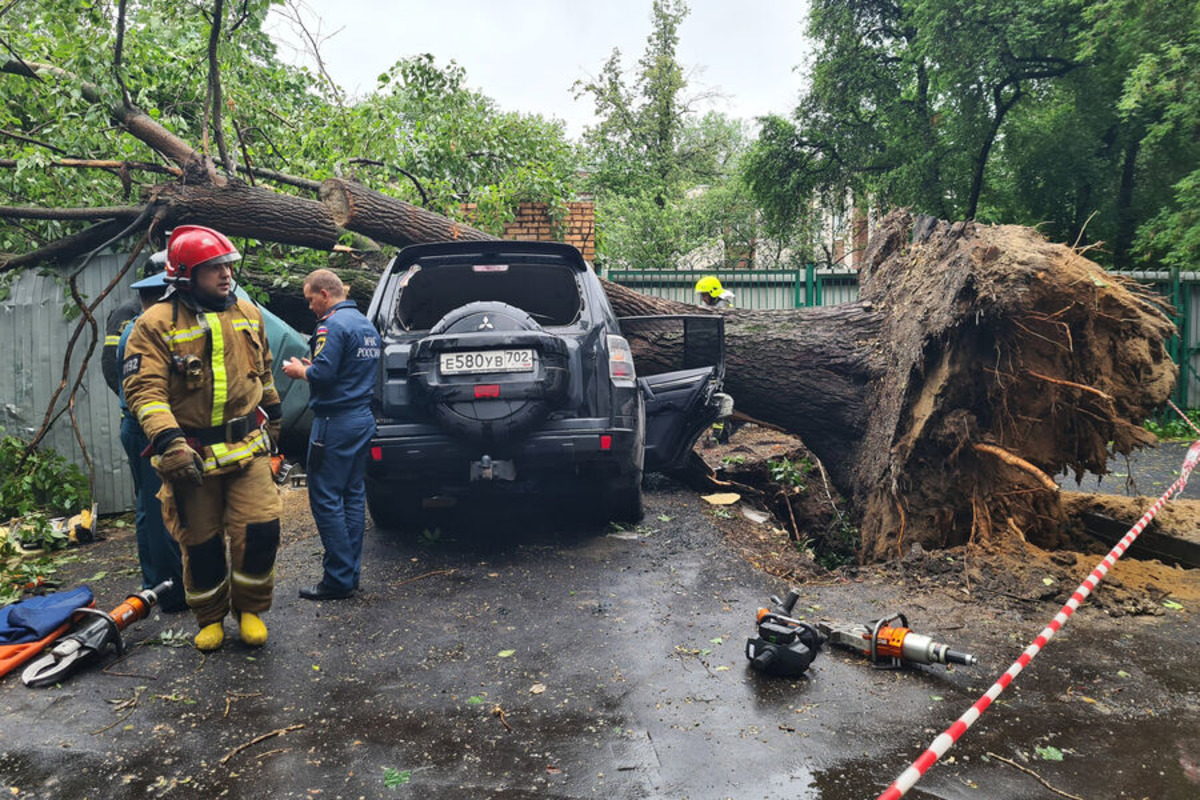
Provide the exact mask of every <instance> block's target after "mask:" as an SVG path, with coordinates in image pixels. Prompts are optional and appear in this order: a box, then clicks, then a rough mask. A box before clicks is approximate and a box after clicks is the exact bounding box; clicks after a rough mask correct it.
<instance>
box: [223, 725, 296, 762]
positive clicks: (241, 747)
mask: <svg viewBox="0 0 1200 800" xmlns="http://www.w3.org/2000/svg"><path fill="white" fill-rule="evenodd" d="M303 727H304V723H303V722H298V723H296V724H295V725H288V726H287V727H286V728H276V729H275V730H273V731H271V732H269V733H264V734H263V735H262V736H255V737H254V738H253V739H251V740H250V741H248V742H244V743H243V744H239V745H238V746H237V747H235V748H233V749H232V750H230V751H229V752H228V753H226V754H225V755H224V756H222V757H221V763H222V764H226V763H228V762H229V759H231V758H233V757H234V756H236V755H237V754H238V753H240V752H242V751H243V750H245V749H246V748H247V747H253V746H254V745H256V744H258V743H259V742H265V741H266V740H267V739H270V738H272V737H274V736H283V735H284V734H285V733H289V732H290V731H298V730H300V729H301V728H303Z"/></svg>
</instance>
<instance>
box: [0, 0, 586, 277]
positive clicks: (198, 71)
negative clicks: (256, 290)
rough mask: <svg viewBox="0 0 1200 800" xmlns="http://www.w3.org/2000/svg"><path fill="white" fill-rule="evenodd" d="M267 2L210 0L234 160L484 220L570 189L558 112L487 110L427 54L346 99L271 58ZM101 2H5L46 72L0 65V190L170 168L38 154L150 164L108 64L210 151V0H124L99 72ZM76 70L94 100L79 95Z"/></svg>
mask: <svg viewBox="0 0 1200 800" xmlns="http://www.w3.org/2000/svg"><path fill="white" fill-rule="evenodd" d="M277 2H278V0H245V2H241V1H239V2H236V3H233V2H226V3H225V18H224V19H223V20H222V26H221V37H220V43H219V47H218V56H219V61H220V66H221V82H222V86H223V94H224V103H223V118H222V123H223V130H224V134H225V138H226V141H227V142H228V143H229V150H230V151H231V156H232V157H233V159H234V160H235V161H236V162H237V163H239V164H245V163H246V162H247V161H249V163H250V164H252V165H253V166H255V167H261V168H266V169H270V170H275V171H277V172H281V173H285V174H290V175H294V176H297V177H301V178H305V179H309V180H321V179H323V178H326V177H330V176H333V175H338V174H342V175H354V176H355V177H358V178H360V179H361V180H363V181H364V182H366V183H368V185H371V186H372V187H373V188H377V189H379V190H380V191H383V192H385V193H389V194H393V195H395V196H398V197H401V198H402V199H405V200H409V201H413V202H416V203H419V204H422V205H425V206H426V207H428V208H430V209H431V210H434V211H438V212H442V213H448V214H451V215H458V212H459V205H460V204H461V203H463V202H476V203H478V204H479V207H480V211H479V214H480V219H478V220H477V223H481V224H482V225H485V226H490V227H492V228H493V229H498V225H499V224H500V223H501V222H502V220H503V219H504V218H505V216H506V215H507V214H510V213H511V210H512V209H513V207H514V206H515V204H516V203H518V202H521V201H523V200H533V199H536V200H540V201H543V202H547V201H548V202H551V203H561V202H562V201H563V200H565V199H566V198H567V197H569V196H570V194H571V191H572V189H571V186H572V181H573V180H574V177H575V174H576V171H577V166H576V161H575V153H574V150H573V148H572V147H571V145H570V143H569V142H568V141H567V139H566V137H565V133H564V129H563V125H562V123H561V122H558V121H548V120H546V119H543V118H542V117H540V116H535V115H526V114H519V113H513V112H505V111H502V110H500V109H499V108H497V107H496V104H495V103H494V101H492V100H491V99H490V98H488V97H486V96H485V95H483V94H482V93H480V92H479V91H476V90H474V89H471V88H470V87H469V86H468V85H467V78H466V75H465V73H464V71H463V70H462V68H461V67H459V66H457V65H456V64H454V63H453V62H451V63H450V64H449V65H446V66H441V65H438V64H437V63H436V62H435V60H434V59H433V57H432V56H429V55H417V56H412V57H408V58H404V59H401V60H400V61H398V62H397V63H396V64H395V65H394V66H393V67H392V68H390V69H389V70H387V71H386V72H385V73H384V74H382V75H381V76H380V79H379V86H378V87H377V90H376V91H374V92H372V93H371V94H369V95H367V96H366V97H363V98H361V99H358V100H355V101H353V102H346V101H344V100H343V99H342V94H341V92H340V90H339V89H338V88H337V87H336V86H332V85H331V84H329V83H328V82H327V81H326V80H324V79H323V78H322V77H321V76H318V75H315V74H313V73H312V72H310V71H309V70H307V69H304V68H296V67H291V66H288V65H285V64H283V63H282V62H280V61H279V59H278V57H277V53H276V48H275V45H274V43H273V42H272V41H271V39H270V37H269V36H268V35H267V34H266V33H265V32H264V31H263V24H264V21H265V19H266V15H267V12H268V10H269V9H270V7H271V6H272V5H274V4H277ZM117 7H118V4H117V3H116V2H111V0H95V1H94V2H80V0H42V1H41V2H22V3H18V4H16V5H15V6H13V7H11V8H9V9H8V13H7V14H5V15H3V16H2V17H0V38H2V39H3V40H4V41H5V42H6V43H7V44H8V45H9V46H10V47H11V48H12V52H13V53H16V54H19V56H20V58H21V59H24V60H26V61H29V62H38V63H43V64H50V65H52V66H54V67H55V68H57V69H58V70H61V71H62V72H59V73H56V74H45V73H43V75H42V78H41V80H33V79H29V78H25V77H21V76H17V75H12V74H0V86H2V87H3V90H2V91H0V128H2V129H3V130H4V131H6V132H7V133H0V158H9V159H15V160H16V161H17V162H18V167H17V168H16V169H10V170H0V202H3V203H7V204H13V205H16V204H37V205H43V206H47V207H79V206H102V205H113V204H119V203H121V202H137V200H138V192H139V190H143V189H145V188H148V187H149V186H151V185H153V184H155V183H159V182H165V181H167V180H170V179H169V177H167V176H164V175H155V174H153V173H146V172H137V171H134V172H132V173H130V174H129V175H127V176H122V175H119V174H116V173H115V171H112V172H104V171H98V170H68V169H49V168H46V167H47V164H49V163H50V162H51V161H53V160H55V159H58V158H62V157H65V156H71V157H77V158H91V159H101V158H103V159H119V160H132V161H141V162H151V163H161V158H160V157H159V156H158V155H156V154H155V153H154V152H153V151H152V150H151V148H149V147H148V146H146V145H145V144H143V143H142V142H140V141H139V140H138V139H136V138H135V137H133V136H130V135H128V134H126V133H124V132H122V131H120V130H117V129H114V127H113V125H112V123H111V120H110V118H109V116H108V113H107V108H106V106H107V104H111V103H119V102H120V100H121V97H122V88H121V83H120V82H118V74H119V76H120V78H121V82H123V84H124V87H126V88H127V90H128V92H129V96H130V100H131V101H132V102H133V103H134V104H135V105H137V106H138V107H140V108H142V109H143V110H145V111H146V112H147V113H148V114H149V115H150V116H151V117H152V118H153V119H155V120H156V121H158V122H159V123H161V124H162V125H163V126H164V127H165V128H167V129H168V130H169V131H170V132H172V133H173V134H175V135H176V136H179V137H180V138H181V139H183V140H184V141H186V142H188V143H189V144H191V145H192V146H194V147H196V148H197V149H204V150H206V151H207V152H212V153H215V152H216V145H215V142H214V139H215V134H214V132H213V131H206V130H205V120H206V116H205V104H206V91H207V84H206V76H207V74H208V60H207V47H208V39H209V33H210V31H211V22H210V17H209V15H210V14H211V13H212V3H201V2H178V0H128V3H127V11H126V30H125V36H124V42H123V49H122V66H121V69H120V70H119V71H114V69H113V60H114V59H113V54H114V47H115V44H116V18H117ZM85 82H86V83H87V84H91V85H92V86H94V87H95V88H96V89H97V90H98V92H99V94H100V95H101V97H102V98H103V100H104V102H103V103H96V102H93V100H94V95H91V94H89V93H86V92H85V91H84V88H83V87H84V83H85ZM210 127H211V123H210ZM13 134H15V135H13ZM410 176H411V177H410ZM242 177H243V178H244V177H245V176H244V175H243V176H242ZM417 182H419V183H420V184H421V188H422V189H423V190H424V195H422V193H421V191H420V190H418V188H417V186H416V183H417ZM275 188H278V189H280V190H281V191H286V192H296V193H299V192H304V191H305V190H303V189H297V188H291V187H289V186H287V185H286V184H280V185H277V186H276V187H275ZM122 198H127V200H123V199H122ZM78 227H80V224H79V223H64V222H44V223H43V222H26V223H21V224H20V225H16V224H11V223H0V251H9V252H22V251H26V250H30V249H33V248H34V247H36V246H38V245H40V244H44V243H45V242H47V241H52V240H53V239H56V238H58V237H59V236H61V235H63V234H64V233H68V232H70V230H72V229H75V228H78ZM279 254H280V255H283V254H282V253H279Z"/></svg>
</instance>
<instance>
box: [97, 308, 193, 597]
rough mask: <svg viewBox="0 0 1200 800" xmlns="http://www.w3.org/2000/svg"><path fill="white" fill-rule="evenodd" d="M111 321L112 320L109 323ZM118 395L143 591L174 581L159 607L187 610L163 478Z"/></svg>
mask: <svg viewBox="0 0 1200 800" xmlns="http://www.w3.org/2000/svg"><path fill="white" fill-rule="evenodd" d="M138 309H139V311H138V313H137V314H134V316H133V317H132V318H131V319H129V320H127V322H128V323H129V324H126V325H125V329H124V330H123V331H121V333H120V335H119V336H118V337H117V343H116V345H115V346H114V347H113V353H114V356H115V358H116V363H117V364H118V365H119V364H121V363H122V362H124V361H125V343H126V342H128V341H129V334H130V333H132V332H133V324H132V323H133V320H134V319H137V317H138V316H139V315H140V314H141V311H140V309H141V305H140V304H139V306H138ZM110 322H111V320H110ZM117 396H118V397H120V398H121V446H122V447H124V448H125V455H126V456H127V457H128V458H129V469H130V470H132V472H133V489H134V492H135V493H136V495H137V516H136V520H137V523H136V524H137V552H138V566H140V567H141V568H142V588H143V589H153V588H154V587H155V586H157V585H158V584H160V583H162V582H163V581H165V580H167V579H168V578H170V579H172V580H174V581H175V588H173V589H171V591H170V592H168V593H167V594H166V595H165V596H163V597H160V598H158V605H159V607H160V608H161V609H162V610H163V611H168V612H174V611H186V610H187V603H185V602H184V599H183V562H182V560H181V556H180V554H179V543H178V542H176V541H175V539H174V537H173V536H171V533H170V531H168V530H167V525H166V522H164V521H163V514H162V501H160V500H159V499H158V490H159V488H160V487H161V486H162V478H160V477H159V476H158V473H157V472H156V471H155V470H154V467H152V466H151V465H150V457H149V456H144V455H142V453H144V452H145V451H146V448H148V447H149V446H150V440H149V439H147V438H146V434H145V432H144V431H143V430H142V426H141V424H140V423H138V421H137V418H136V417H134V416H133V413H132V412H131V411H130V410H129V406H128V405H126V403H125V387H124V385H122V384H121V383H120V382H118V384H117Z"/></svg>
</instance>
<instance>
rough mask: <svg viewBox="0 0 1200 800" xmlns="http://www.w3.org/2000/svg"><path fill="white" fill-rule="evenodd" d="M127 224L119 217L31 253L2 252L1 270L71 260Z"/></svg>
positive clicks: (104, 240)
mask: <svg viewBox="0 0 1200 800" xmlns="http://www.w3.org/2000/svg"><path fill="white" fill-rule="evenodd" d="M126 224H127V222H126V221H122V220H119V219H118V220H108V221H106V222H101V223H99V224H96V225H92V226H90V227H88V228H84V229H83V230H82V231H80V232H79V233H73V234H71V235H70V236H64V237H63V238H61V239H56V240H54V241H53V242H51V243H50V244H48V245H46V246H45V247H39V248H38V249H37V250H34V251H32V252H29V253H22V254H20V255H11V254H8V253H0V272H7V271H8V270H12V269H23V268H24V267H31V266H36V265H38V264H41V263H43V262H47V261H60V262H67V261H70V260H71V259H74V258H76V257H77V256H78V255H79V254H80V253H86V252H87V251H88V250H91V249H93V248H96V247H99V246H100V245H102V244H104V243H105V242H107V241H108V240H109V239H111V238H112V237H114V236H116V235H117V234H118V233H120V232H121V229H122V228H124V227H125V225H126Z"/></svg>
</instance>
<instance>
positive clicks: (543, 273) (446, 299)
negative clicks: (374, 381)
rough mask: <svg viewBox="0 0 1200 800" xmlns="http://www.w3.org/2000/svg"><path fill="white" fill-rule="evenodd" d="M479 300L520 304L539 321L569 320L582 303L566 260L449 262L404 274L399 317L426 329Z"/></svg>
mask: <svg viewBox="0 0 1200 800" xmlns="http://www.w3.org/2000/svg"><path fill="white" fill-rule="evenodd" d="M478 301H493V302H500V303H507V304H508V305H510V306H516V307H517V308H519V309H521V310H522V311H524V312H525V313H527V314H529V316H531V317H533V318H534V319H535V320H536V321H537V322H538V324H539V325H542V326H543V327H546V326H556V325H570V324H572V323H573V322H575V320H576V319H578V317H579V312H580V309H581V306H582V300H581V297H580V290H579V285H578V283H577V281H576V277H575V274H574V272H573V271H572V270H570V269H566V268H564V267H563V265H562V264H537V263H520V264H491V263H489V264H446V263H439V264H438V265H437V266H436V267H433V268H429V269H422V268H421V266H420V265H419V264H418V265H416V266H414V267H412V268H411V269H410V270H409V271H408V273H406V274H405V276H404V278H403V280H402V282H401V288H400V302H399V304H398V306H397V310H396V319H395V322H396V323H397V324H398V325H399V326H400V327H401V328H402V329H404V330H406V331H417V330H428V329H430V328H432V327H433V326H434V325H436V324H437V322H438V320H440V319H441V318H442V317H444V316H446V315H447V314H449V313H450V312H451V311H453V310H454V309H456V308H459V307H461V306H464V305H466V304H467V303H474V302H478Z"/></svg>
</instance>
